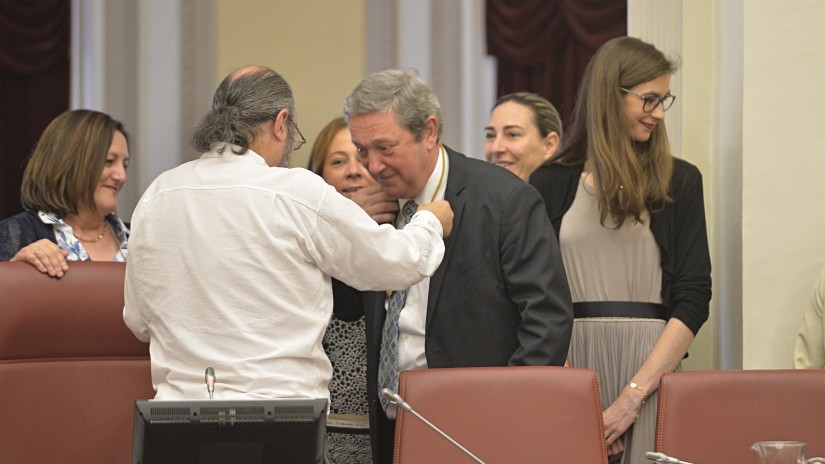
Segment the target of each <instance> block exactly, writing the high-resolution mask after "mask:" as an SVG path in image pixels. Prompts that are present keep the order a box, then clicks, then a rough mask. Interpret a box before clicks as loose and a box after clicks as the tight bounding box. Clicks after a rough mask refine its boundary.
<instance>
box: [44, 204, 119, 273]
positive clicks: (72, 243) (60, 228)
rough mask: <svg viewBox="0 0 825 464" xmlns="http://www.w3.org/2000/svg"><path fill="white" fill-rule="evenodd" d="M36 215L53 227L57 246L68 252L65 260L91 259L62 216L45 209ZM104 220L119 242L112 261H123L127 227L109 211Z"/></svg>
mask: <svg viewBox="0 0 825 464" xmlns="http://www.w3.org/2000/svg"><path fill="white" fill-rule="evenodd" d="M37 216H38V217H39V218H40V220H41V221H43V223H44V224H51V225H52V227H53V228H54V235H55V238H57V246H59V247H60V248H61V249H63V250H66V252H67V253H68V254H69V255H68V256H67V257H66V261H91V260H92V258H90V257H89V253H87V252H86V250H85V249H84V248H83V245H82V244H81V243H80V240H78V239H77V237H75V236H74V233H73V231H72V226H70V225H69V224H67V223H66V222H65V221H63V218H61V217H59V216H58V215H56V214H54V213H47V212H45V211H38V212H37ZM106 221H107V222H108V223H109V225H110V226H111V229H112V230H113V231H115V234H117V238H118V241H119V242H120V249H119V251H118V253H117V254H115V257H114V259H113V260H112V261H117V262H121V263H124V262H126V256H127V255H128V254H129V250H128V247H127V242H128V240H129V228H127V227H126V224H124V223H123V221H121V220H120V218H118V217H117V216H116V215H115V213H110V214H109V215H108V216H106Z"/></svg>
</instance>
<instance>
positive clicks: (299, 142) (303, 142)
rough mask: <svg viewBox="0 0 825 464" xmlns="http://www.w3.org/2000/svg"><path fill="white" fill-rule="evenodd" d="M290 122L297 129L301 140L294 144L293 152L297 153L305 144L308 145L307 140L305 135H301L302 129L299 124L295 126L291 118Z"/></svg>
mask: <svg viewBox="0 0 825 464" xmlns="http://www.w3.org/2000/svg"><path fill="white" fill-rule="evenodd" d="M289 122H291V123H292V126H293V127H294V128H295V132H297V133H298V137H300V138H301V139H300V140H296V141H295V142H293V144H292V150H293V151H295V150H298V149H300V148H301V147H303V146H304V144H305V143H307V139H305V138H304V134H302V133H301V129H298V124H295V121H293V120H292V118H289Z"/></svg>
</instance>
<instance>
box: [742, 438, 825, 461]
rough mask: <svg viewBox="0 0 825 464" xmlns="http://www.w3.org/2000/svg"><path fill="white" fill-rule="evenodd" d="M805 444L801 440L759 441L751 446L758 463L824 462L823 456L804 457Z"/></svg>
mask: <svg viewBox="0 0 825 464" xmlns="http://www.w3.org/2000/svg"><path fill="white" fill-rule="evenodd" d="M805 445H806V444H805V443H802V442H801V441H760V442H757V443H754V444H753V446H751V448H752V449H753V450H754V451H756V454H758V455H759V464H814V463H825V458H810V459H805Z"/></svg>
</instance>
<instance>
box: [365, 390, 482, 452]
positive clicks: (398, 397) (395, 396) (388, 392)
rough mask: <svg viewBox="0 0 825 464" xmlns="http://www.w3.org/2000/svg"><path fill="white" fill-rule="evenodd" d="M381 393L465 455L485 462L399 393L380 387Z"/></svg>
mask: <svg viewBox="0 0 825 464" xmlns="http://www.w3.org/2000/svg"><path fill="white" fill-rule="evenodd" d="M381 394H382V395H384V398H386V399H387V401H389V402H390V403H392V404H394V405H395V406H396V407H399V408H401V409H403V410H405V411H407V412H409V413H410V414H412V415H413V416H415V417H416V418H418V420H420V421H421V422H423V423H424V424H425V425H426V426H427V427H429V428H430V429H432V430H433V431H434V432H436V433H438V434H439V435H441V436H442V437H444V439H445V440H447V441H448V442H450V443H451V444H453V445H454V446H455V447H456V448H458V449H460V450H461V451H462V452H463V453H464V454H466V455H467V456H469V457H471V458H472V459H473V460H474V461H475V462H477V463H479V464H485V463H484V461H482V460H481V459H479V458H478V457H477V456H476V455H475V454H473V453H471V452H470V450H468V449H467V448H465V447H463V446H461V445H460V444H459V443H458V442H457V441H455V440H453V438H452V437H450V436H449V435H447V434H446V433H444V432H442V431H441V429H439V428H438V427H436V426H435V425H433V423H432V422H430V421H428V420H427V419H425V418H424V416H422V415H421V414H418V413H417V412H415V410H414V409H413V408H412V406H410V405H409V403H407V402H406V401H404V398H401V395H399V394H398V393H396V392H394V391H392V390H390V389H389V388H384V389H382V390H381Z"/></svg>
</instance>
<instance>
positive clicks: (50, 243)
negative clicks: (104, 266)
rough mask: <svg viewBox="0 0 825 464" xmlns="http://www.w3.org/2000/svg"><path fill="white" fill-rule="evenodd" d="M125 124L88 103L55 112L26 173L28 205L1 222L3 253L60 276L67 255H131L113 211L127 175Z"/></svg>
mask: <svg viewBox="0 0 825 464" xmlns="http://www.w3.org/2000/svg"><path fill="white" fill-rule="evenodd" d="M128 166H129V144H128V137H127V134H126V131H125V130H124V129H123V125H122V124H121V123H120V122H118V121H115V120H114V119H112V118H111V117H110V116H109V115H107V114H104V113H101V112H98V111H90V110H74V111H67V112H65V113H63V114H61V115H60V116H58V117H57V118H55V119H54V120H53V121H52V122H51V123H50V124H49V126H48V127H46V130H45V131H44V132H43V135H42V136H41V137H40V140H39V141H38V142H37V146H36V147H35V149H34V152H33V153H32V155H31V158H30V159H29V162H28V164H27V165H26V170H25V172H24V173H23V186H22V188H21V195H20V200H21V203H22V204H23V207H24V208H25V209H26V211H24V212H22V213H19V214H17V215H15V216H12V217H10V218H8V219H6V220H4V221H2V222H0V261H25V262H28V263H29V264H31V265H32V266H34V267H36V268H37V269H38V270H39V271H40V272H43V273H46V274H49V275H50V276H52V277H62V276H63V274H64V273H65V272H66V271H68V270H69V266H68V264H67V261H91V260H108V261H126V254H127V248H126V242H127V239H128V236H129V229H128V228H127V227H126V225H125V224H124V223H123V221H121V220H120V219H118V217H117V216H116V215H115V209H116V208H117V200H118V194H119V193H120V191H121V189H122V188H123V185H124V184H125V183H126V169H127V167H128Z"/></svg>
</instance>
